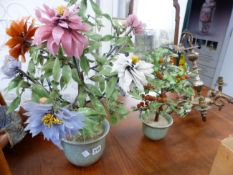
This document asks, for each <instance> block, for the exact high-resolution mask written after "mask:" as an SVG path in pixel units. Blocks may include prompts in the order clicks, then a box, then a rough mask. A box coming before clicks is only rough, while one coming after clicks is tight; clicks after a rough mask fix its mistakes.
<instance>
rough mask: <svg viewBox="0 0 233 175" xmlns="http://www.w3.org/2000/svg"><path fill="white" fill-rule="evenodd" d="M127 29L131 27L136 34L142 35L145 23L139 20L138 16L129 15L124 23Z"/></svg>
mask: <svg viewBox="0 0 233 175" xmlns="http://www.w3.org/2000/svg"><path fill="white" fill-rule="evenodd" d="M124 25H125V26H126V27H131V28H132V29H133V32H134V33H135V34H139V33H142V31H143V23H142V22H141V21H139V20H138V18H137V16H136V15H134V14H132V15H129V16H128V17H127V19H126V21H125V23H124Z"/></svg>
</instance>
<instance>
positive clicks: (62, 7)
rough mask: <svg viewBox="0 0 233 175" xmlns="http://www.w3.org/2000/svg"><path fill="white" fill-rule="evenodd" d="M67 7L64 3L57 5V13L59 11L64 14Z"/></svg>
mask: <svg viewBox="0 0 233 175" xmlns="http://www.w3.org/2000/svg"><path fill="white" fill-rule="evenodd" d="M65 9H66V7H64V6H62V5H59V6H58V7H57V9H56V11H57V13H58V14H59V15H63V14H64V12H65Z"/></svg>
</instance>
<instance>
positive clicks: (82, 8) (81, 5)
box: [79, 0, 87, 16]
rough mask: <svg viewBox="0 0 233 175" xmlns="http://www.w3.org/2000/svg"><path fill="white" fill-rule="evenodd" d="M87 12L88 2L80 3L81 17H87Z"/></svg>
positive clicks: (85, 0) (83, 0)
mask: <svg viewBox="0 0 233 175" xmlns="http://www.w3.org/2000/svg"><path fill="white" fill-rule="evenodd" d="M86 11H87V0H82V1H81V3H80V10H79V15H80V16H85V14H86Z"/></svg>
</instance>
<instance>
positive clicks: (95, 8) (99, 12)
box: [90, 0, 102, 16]
mask: <svg viewBox="0 0 233 175" xmlns="http://www.w3.org/2000/svg"><path fill="white" fill-rule="evenodd" d="M90 2H91V6H92V9H93V11H94V12H95V13H96V15H97V16H100V15H101V14H102V12H101V10H100V7H99V6H98V4H96V3H95V2H94V1H93V0H90Z"/></svg>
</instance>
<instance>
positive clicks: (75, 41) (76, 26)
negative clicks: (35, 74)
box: [34, 5, 88, 58]
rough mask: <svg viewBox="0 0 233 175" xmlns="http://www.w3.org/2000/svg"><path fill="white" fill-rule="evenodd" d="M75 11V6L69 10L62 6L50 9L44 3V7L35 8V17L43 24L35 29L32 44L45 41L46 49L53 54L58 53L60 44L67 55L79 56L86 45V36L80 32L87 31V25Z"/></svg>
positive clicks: (76, 10)
mask: <svg viewBox="0 0 233 175" xmlns="http://www.w3.org/2000/svg"><path fill="white" fill-rule="evenodd" d="M77 12H78V9H77V8H75V9H73V10H69V9H68V8H66V7H62V6H60V7H58V8H57V9H51V8H49V7H48V6H46V5H44V9H37V10H36V17H37V18H38V20H39V21H40V22H41V23H43V24H44V25H42V26H40V27H39V28H38V29H37V30H36V33H35V37H34V44H36V45H40V44H41V43H43V42H47V47H48V50H49V52H50V53H51V54H53V55H56V54H57V53H58V50H59V47H60V46H61V47H62V48H63V49H64V51H65V53H66V54H67V55H68V56H75V57H77V58H79V57H80V56H81V55H82V53H83V50H84V49H85V47H86V46H87V38H86V37H85V36H84V35H83V34H82V32H86V31H88V26H87V25H86V24H84V23H82V21H81V18H80V17H79V16H78V15H77ZM44 15H45V16H46V17H45V16H44Z"/></svg>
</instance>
